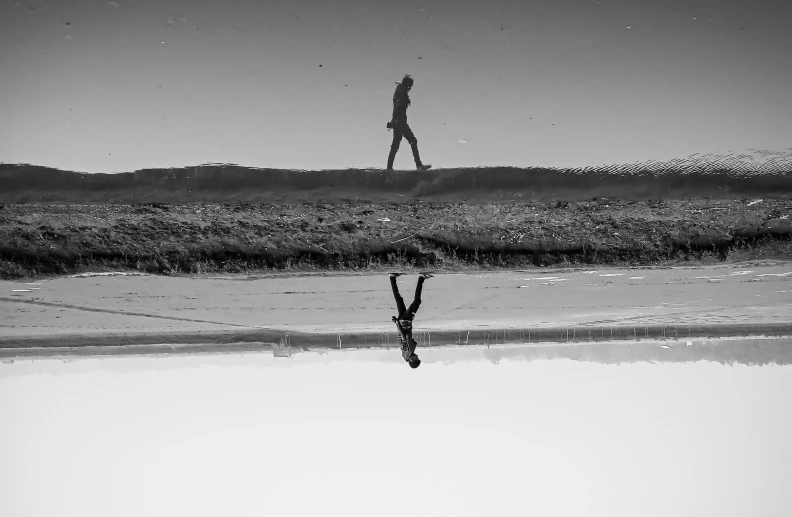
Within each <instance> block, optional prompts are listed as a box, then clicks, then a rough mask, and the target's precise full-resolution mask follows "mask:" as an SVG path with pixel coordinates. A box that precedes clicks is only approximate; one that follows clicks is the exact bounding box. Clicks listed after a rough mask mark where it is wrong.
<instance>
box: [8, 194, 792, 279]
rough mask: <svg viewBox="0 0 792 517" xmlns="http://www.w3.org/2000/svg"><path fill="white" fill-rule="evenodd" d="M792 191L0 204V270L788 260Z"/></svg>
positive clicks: (23, 273) (25, 273)
mask: <svg viewBox="0 0 792 517" xmlns="http://www.w3.org/2000/svg"><path fill="white" fill-rule="evenodd" d="M790 214H792V198H787V197H785V198H780V199H763V200H758V199H742V200H734V199H729V200H725V199H700V198H699V199H688V200H667V201H651V200H649V201H646V200H641V201H629V200H617V199H604V198H599V199H591V200H587V201H555V202H546V201H545V202H540V201H529V202H504V203H478V204H468V203H460V202H449V203H441V202H421V201H411V202H405V203H401V204H398V203H344V204H245V203H242V204H231V203H228V204H173V205H171V204H142V205H110V204H7V205H0V275H1V276H2V278H21V277H29V276H36V275H46V274H66V273H73V272H83V271H88V270H97V271H101V270H107V269H113V270H118V269H127V270H141V271H147V272H154V273H161V274H196V273H204V272H218V271H225V272H245V271H256V270H273V269H274V270H290V271H299V270H313V271H316V270H361V269H381V268H394V267H400V268H409V267H419V268H433V269H445V270H454V269H466V268H479V269H480V268H510V267H532V266H548V265H571V264H577V263H581V264H583V263H585V264H592V263H598V264H612V265H621V266H623V265H662V264H672V263H676V262H691V261H693V262H702V263H706V262H713V261H729V260H742V259H745V258H759V257H762V258H785V259H789V258H792V221H791V220H790Z"/></svg>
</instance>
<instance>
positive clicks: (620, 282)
mask: <svg viewBox="0 0 792 517" xmlns="http://www.w3.org/2000/svg"><path fill="white" fill-rule="evenodd" d="M417 278H418V277H417V275H416V274H415V273H410V274H407V275H405V276H402V277H400V278H399V282H398V283H399V287H400V289H401V294H402V296H403V297H404V299H405V302H406V303H407V304H409V303H410V302H411V300H412V295H413V290H414V288H415V283H416V280H417ZM422 299H423V301H422V305H421V308H420V310H419V311H418V314H417V317H416V320H415V336H416V339H417V340H418V342H419V344H420V345H421V346H426V345H432V344H434V345H437V346H440V345H443V344H452V343H456V344H481V343H493V344H494V343H509V342H512V343H517V342H531V343H539V342H546V341H548V342H563V341H569V342H579V341H591V340H613V339H631V340H638V339H684V338H686V337H692V336H704V337H706V336H711V337H719V336H720V337H725V336H747V335H751V336H754V335H786V336H789V335H792V262H778V261H774V262H770V261H767V262H753V263H746V264H731V265H723V266H708V267H690V268H665V269H651V268H630V269H610V268H608V269H594V268H592V269H574V270H573V269H566V270H549V269H533V270H522V271H506V272H478V273H457V274H438V275H437V276H435V277H434V278H432V279H430V280H428V281H427V282H426V283H425V284H424V291H423V296H422ZM392 315H395V303H394V300H393V295H392V293H391V289H390V284H389V280H388V276H387V274H360V275H348V274H347V275H328V274H316V275H302V276H284V275H260V276H238V275H237V276H224V277H219V276H212V277H163V276H154V275H128V274H126V275H124V274H116V275H113V274H99V275H96V274H93V275H84V276H71V277H61V278H46V279H41V280H37V281H34V282H16V281H15V282H12V281H0V349H3V352H4V354H3V355H7V354H8V353H9V352H11V351H12V350H16V352H20V349H31V348H49V349H52V350H51V352H54V348H55V347H57V348H62V347H107V346H119V345H124V346H135V345H157V344H159V345H166V346H165V348H168V349H171V350H172V349H173V346H171V345H193V346H192V347H190V349H191V350H192V349H194V350H209V349H211V348H212V347H213V346H215V347H216V346H220V345H223V346H236V347H237V348H239V347H240V346H241V347H242V349H251V348H255V347H261V345H263V344H266V348H267V349H271V348H272V347H273V345H272V344H275V346H274V348H276V349H279V348H281V347H283V346H286V347H289V346H292V347H301V346H320V347H322V346H324V347H327V348H343V347H344V346H347V347H351V346H367V347H371V346H375V347H376V346H386V347H387V346H395V343H396V334H395V327H394V325H393V323H392V322H391V316H392ZM240 343H247V345H239V344H240ZM234 344H235V345H234ZM185 350H187V349H185Z"/></svg>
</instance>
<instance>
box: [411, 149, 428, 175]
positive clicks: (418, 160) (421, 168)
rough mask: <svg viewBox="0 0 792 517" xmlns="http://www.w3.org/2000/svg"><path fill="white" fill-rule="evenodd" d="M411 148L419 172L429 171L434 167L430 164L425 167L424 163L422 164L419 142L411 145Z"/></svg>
mask: <svg viewBox="0 0 792 517" xmlns="http://www.w3.org/2000/svg"><path fill="white" fill-rule="evenodd" d="M410 147H412V153H413V159H414V160H415V168H416V169H418V170H419V171H425V170H427V169H430V168H431V167H432V166H431V165H429V164H426V165H424V164H423V163H421V155H420V154H419V153H418V142H416V143H414V144H410Z"/></svg>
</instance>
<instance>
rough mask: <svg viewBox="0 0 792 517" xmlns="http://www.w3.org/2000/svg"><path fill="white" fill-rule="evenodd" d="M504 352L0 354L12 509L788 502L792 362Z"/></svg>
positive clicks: (629, 511)
mask: <svg viewBox="0 0 792 517" xmlns="http://www.w3.org/2000/svg"><path fill="white" fill-rule="evenodd" d="M510 350H511V351H510V352H504V353H499V354H496V355H497V358H496V359H495V360H493V350H492V349H491V350H487V349H486V348H481V349H477V350H475V349H472V348H470V347H468V348H467V349H465V350H459V349H435V350H432V351H426V350H425V351H424V353H423V354H422V359H423V360H424V364H423V365H422V366H421V367H420V368H418V369H417V370H412V369H410V368H409V367H408V366H407V365H406V364H405V363H404V362H402V361H401V359H400V357H399V354H398V352H397V351H395V350H390V351H386V350H364V351H343V352H330V353H324V354H319V353H301V354H297V355H294V356H292V357H289V358H275V357H273V356H272V354H271V353H258V354H245V355H239V354H237V355H213V356H169V357H113V358H103V359H98V358H87V359H86V358H81V359H77V360H67V361H63V360H35V361H31V360H22V361H20V360H17V361H15V362H14V363H13V364H7V363H6V364H0V458H1V459H0V465H2V466H1V467H0V501H2V507H3V511H2V514H3V515H4V516H8V517H12V516H52V515H58V516H61V517H65V516H80V517H82V516H86V515H113V516H141V515H153V516H160V515H161V516H169V517H171V516H174V515H190V516H191V517H193V516H203V515H206V516H213V517H214V516H217V515H235V516H237V515H265V514H270V515H279V516H291V515H301V516H304V515H328V514H331V515H335V514H338V515H347V516H349V515H366V516H371V515H378V516H391V515H393V516H397V515H398V516H404V515H411V516H416V515H418V516H424V515H425V516H468V515H469V516H481V515H543V516H546V515H570V516H580V515H594V516H598V515H602V516H608V517H613V516H631V517H632V516H635V515H641V516H655V515H656V516H668V515H674V516H685V515H690V516H696V517H699V516H704V515H717V516H729V515H734V516H745V515H757V516H776V515H777V516H787V515H791V514H792V495H790V493H792V491H790V490H789V487H790V486H791V485H792V446H790V443H789V436H792V421H791V419H790V418H791V417H790V416H789V413H790V411H789V407H792V404H790V394H792V366H790V365H787V364H772V363H770V364H765V365H763V366H750V365H746V364H739V363H734V364H722V363H719V362H714V361H706V360H698V361H690V362H664V361H657V360H653V362H641V361H635V362H622V363H621V364H608V363H607V361H606V362H590V361H583V360H571V359H554V360H549V359H533V360H525V359H524V357H521V355H520V354H519V353H517V352H515V350H518V349H517V348H514V347H512V348H511V349H510Z"/></svg>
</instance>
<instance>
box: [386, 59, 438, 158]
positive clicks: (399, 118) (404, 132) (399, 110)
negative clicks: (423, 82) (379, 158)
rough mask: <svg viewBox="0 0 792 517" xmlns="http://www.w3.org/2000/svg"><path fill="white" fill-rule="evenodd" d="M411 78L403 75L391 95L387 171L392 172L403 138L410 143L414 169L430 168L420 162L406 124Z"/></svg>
mask: <svg viewBox="0 0 792 517" xmlns="http://www.w3.org/2000/svg"><path fill="white" fill-rule="evenodd" d="M413 82H414V81H413V78H412V77H410V76H409V75H405V76H404V78H403V79H402V81H401V82H400V83H397V85H396V91H395V92H394V93H393V115H392V116H391V121H390V122H388V124H387V127H388V129H393V141H392V142H391V148H390V154H389V155H388V170H389V171H392V170H393V160H394V159H395V158H396V153H397V152H398V151H399V144H400V143H401V139H402V138H404V139H406V140H407V142H409V143H410V147H412V153H413V159H414V160H415V167H416V168H417V169H418V170H419V171H425V170H427V169H429V168H430V167H431V165H429V164H423V163H422V162H421V156H420V155H419V154H418V139H417V138H415V135H414V134H413V132H412V130H411V129H410V126H409V125H408V124H407V107H408V106H409V105H410V95H409V93H410V90H411V89H412V87H413Z"/></svg>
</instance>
